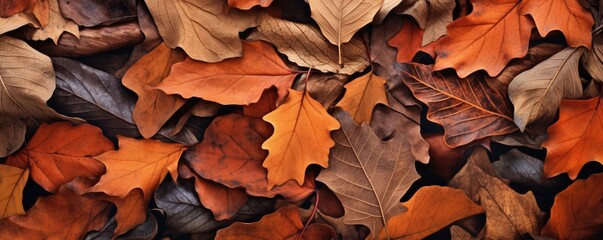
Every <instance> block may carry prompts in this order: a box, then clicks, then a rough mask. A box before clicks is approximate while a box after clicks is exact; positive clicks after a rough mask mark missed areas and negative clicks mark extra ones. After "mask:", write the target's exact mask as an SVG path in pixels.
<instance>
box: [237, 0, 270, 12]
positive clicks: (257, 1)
mask: <svg viewBox="0 0 603 240" xmlns="http://www.w3.org/2000/svg"><path fill="white" fill-rule="evenodd" d="M271 3H272V0H228V6H230V7H233V8H238V9H243V10H249V9H251V8H252V7H254V6H262V7H268V6H270V4H271Z"/></svg>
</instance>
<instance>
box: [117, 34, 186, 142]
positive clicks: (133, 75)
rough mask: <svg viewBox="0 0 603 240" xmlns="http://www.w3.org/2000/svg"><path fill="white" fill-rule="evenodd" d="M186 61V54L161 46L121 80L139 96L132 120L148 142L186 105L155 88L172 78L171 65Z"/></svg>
mask: <svg viewBox="0 0 603 240" xmlns="http://www.w3.org/2000/svg"><path fill="white" fill-rule="evenodd" d="M184 58H185V55H184V54H183V53H181V52H180V51H178V50H177V49H175V50H172V49H170V48H169V47H168V46H167V45H165V43H162V44H161V45H159V46H157V47H156V48H155V49H153V51H151V52H150V53H148V54H147V55H144V56H143V57H142V58H141V59H140V60H138V61H137V62H136V63H135V64H134V65H132V67H130V69H128V71H127V72H126V74H125V75H124V77H123V79H122V83H123V85H124V86H126V87H127V88H129V89H131V90H132V91H134V92H135V93H136V94H137V95H138V100H137V101H136V106H135V107H134V113H133V118H134V122H135V123H136V126H138V130H139V131H140V133H141V134H142V136H144V137H145V138H150V137H152V136H153V135H155V133H157V131H159V129H160V128H161V127H162V126H163V124H165V122H167V120H168V119H170V117H172V115H174V113H175V112H176V111H178V109H179V108H180V107H182V105H184V103H185V102H186V100H185V99H183V98H182V97H180V96H178V95H167V94H165V93H164V92H162V91H161V90H158V89H155V88H154V85H157V84H159V83H161V82H162V81H163V79H164V78H166V77H167V76H168V75H169V73H170V69H171V68H172V64H174V63H177V62H180V61H182V60H184Z"/></svg>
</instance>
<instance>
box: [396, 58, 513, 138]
mask: <svg viewBox="0 0 603 240" xmlns="http://www.w3.org/2000/svg"><path fill="white" fill-rule="evenodd" d="M397 67H398V70H399V71H401V73H400V76H401V78H402V80H403V81H404V82H405V83H406V85H408V87H409V88H410V89H411V91H412V92H413V94H414V95H415V97H417V99H419V100H421V101H422V102H424V103H425V104H427V107H429V110H428V111H427V119H429V120H430V121H432V122H435V123H438V124H441V125H442V126H443V127H444V131H445V133H444V138H445V140H446V144H448V145H449V146H450V147H458V146H463V145H466V144H469V143H471V142H473V141H475V140H478V139H482V138H485V137H488V136H497V135H505V134H508V133H512V132H514V131H516V130H517V126H515V123H514V122H513V118H512V113H511V109H512V107H511V104H510V103H509V101H508V99H507V98H506V94H505V93H504V92H501V91H496V90H494V89H492V88H490V87H489V86H488V85H487V84H486V82H485V81H484V79H483V76H479V75H477V76H470V77H468V78H465V79H460V78H458V77H456V76H449V75H444V74H443V73H440V72H434V73H432V72H431V70H432V68H431V66H426V65H420V64H400V65H397ZM469 91H470V92H469Z"/></svg>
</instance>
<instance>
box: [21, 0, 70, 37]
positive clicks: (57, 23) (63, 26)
mask: <svg viewBox="0 0 603 240" xmlns="http://www.w3.org/2000/svg"><path fill="white" fill-rule="evenodd" d="M45 1H48V2H49V4H50V15H49V21H48V25H46V26H44V25H43V26H44V27H43V28H40V29H30V30H31V31H30V33H29V34H30V38H31V40H38V41H44V40H46V39H49V38H50V39H52V41H53V42H54V43H55V44H58V41H59V37H61V34H63V32H68V33H71V34H73V36H75V37H77V38H79V37H80V31H79V28H78V26H77V24H75V23H74V22H73V21H71V20H68V19H65V18H64V17H63V15H62V14H61V11H60V9H59V2H58V0H45Z"/></svg>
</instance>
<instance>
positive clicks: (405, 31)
mask: <svg viewBox="0 0 603 240" xmlns="http://www.w3.org/2000/svg"><path fill="white" fill-rule="evenodd" d="M423 32H424V31H423V29H421V28H419V26H418V25H417V24H416V23H415V22H414V21H413V20H412V19H411V18H409V17H404V18H402V28H400V31H399V32H398V33H396V35H394V37H392V38H391V39H390V40H389V41H387V44H388V45H390V46H392V47H395V48H396V49H398V54H397V56H396V61H398V62H408V63H409V62H411V61H412V59H413V57H414V56H415V54H416V53H417V52H418V51H419V48H421V41H422V40H423Z"/></svg>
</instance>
